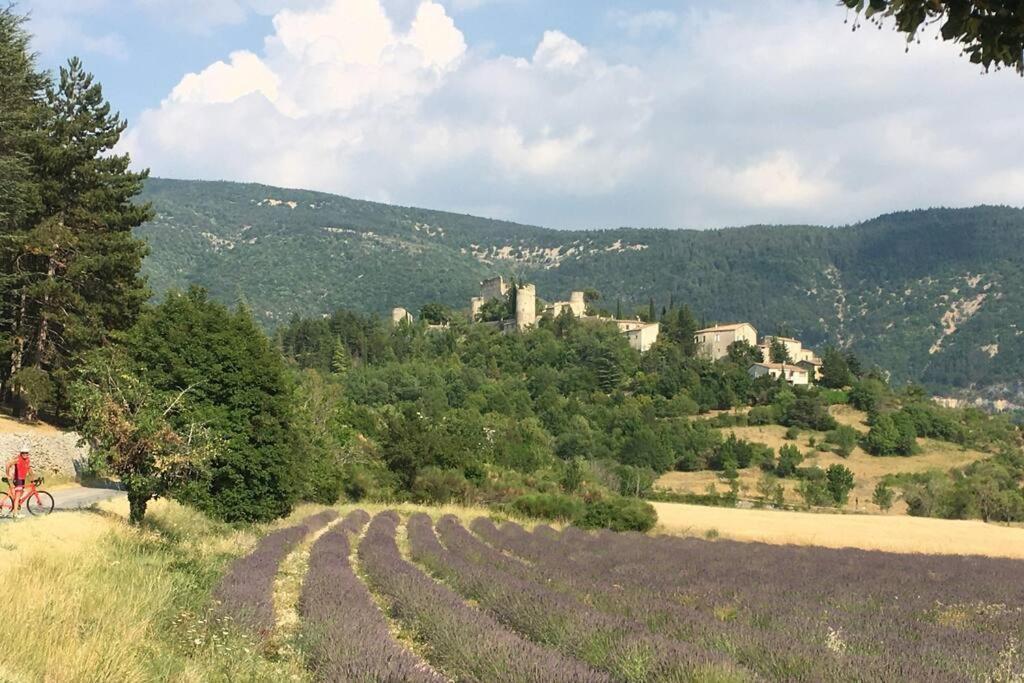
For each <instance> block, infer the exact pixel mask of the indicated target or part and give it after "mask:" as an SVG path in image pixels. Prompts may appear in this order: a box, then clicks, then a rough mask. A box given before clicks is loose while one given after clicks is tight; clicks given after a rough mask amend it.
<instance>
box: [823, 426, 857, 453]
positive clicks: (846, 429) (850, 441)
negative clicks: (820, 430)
mask: <svg viewBox="0 0 1024 683" xmlns="http://www.w3.org/2000/svg"><path fill="white" fill-rule="evenodd" d="M857 436H858V434H857V430H856V429H854V428H853V427H850V426H848V425H839V426H838V427H836V428H835V429H833V430H832V431H831V432H829V433H828V440H829V442H830V443H833V444H835V446H836V448H835V452H836V455H838V456H839V457H841V458H847V457H849V456H850V453H852V452H853V449H854V448H855V447H856V446H857Z"/></svg>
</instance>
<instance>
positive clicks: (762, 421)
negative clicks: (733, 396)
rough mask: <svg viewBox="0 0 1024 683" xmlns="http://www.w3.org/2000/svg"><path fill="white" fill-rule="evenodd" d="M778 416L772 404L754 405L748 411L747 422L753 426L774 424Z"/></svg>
mask: <svg viewBox="0 0 1024 683" xmlns="http://www.w3.org/2000/svg"><path fill="white" fill-rule="evenodd" d="M776 419H778V416H777V415H776V414H775V411H774V410H772V409H771V407H770V406H754V407H753V408H751V409H750V412H748V413H747V424H748V425H750V426H751V427H759V426H761V425H769V424H774V423H775V420H776Z"/></svg>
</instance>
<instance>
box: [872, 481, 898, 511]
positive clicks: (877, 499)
mask: <svg viewBox="0 0 1024 683" xmlns="http://www.w3.org/2000/svg"><path fill="white" fill-rule="evenodd" d="M894 497H895V496H894V495H893V492H892V489H891V488H889V486H888V485H886V483H885V482H884V481H880V482H878V483H877V484H876V485H875V491H874V493H873V494H872V495H871V502H872V503H874V504H875V505H877V506H878V507H879V508H881V509H882V510H888V509H889V508H891V507H892V504H893V500H894Z"/></svg>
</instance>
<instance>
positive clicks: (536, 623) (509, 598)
mask: <svg viewBox="0 0 1024 683" xmlns="http://www.w3.org/2000/svg"><path fill="white" fill-rule="evenodd" d="M439 526H440V527H441V528H443V529H444V530H445V532H451V533H446V536H448V538H447V539H446V540H447V541H448V547H447V548H446V547H444V546H442V545H441V544H440V543H439V542H438V539H437V537H436V536H435V535H434V530H433V528H432V522H431V520H430V518H429V517H427V516H426V515H414V516H413V517H412V518H410V520H409V524H408V528H409V550H410V553H411V555H412V557H413V558H414V559H415V560H417V561H418V562H421V563H422V564H424V565H425V566H427V567H428V568H429V569H430V570H431V571H432V572H433V573H435V574H436V575H437V576H439V577H440V578H443V579H444V580H446V581H447V582H449V583H450V584H451V585H453V586H455V587H456V588H457V589H458V590H459V592H460V593H462V594H463V595H464V596H466V597H468V598H471V599H473V600H474V601H475V602H476V603H477V604H479V605H480V606H481V607H482V608H483V609H485V610H486V611H487V612H489V613H491V614H492V615H494V617H495V618H497V619H498V620H500V621H501V622H502V623H504V624H507V625H509V626H510V627H511V628H513V629H515V630H516V631H518V632H520V633H523V634H526V635H527V636H528V637H530V638H531V639H533V640H536V641H538V642H542V643H546V644H548V645H550V646H552V647H554V648H556V649H558V650H560V651H562V652H563V653H564V654H566V655H567V656H572V657H577V658H579V659H582V660H584V661H586V662H588V663H590V664H592V665H593V666H595V667H597V668H600V669H603V670H605V671H607V672H608V673H609V674H611V675H612V676H613V677H614V678H615V679H616V680H625V681H648V680H658V681H685V680H716V681H721V680H745V679H747V678H750V676H749V673H748V672H746V671H744V670H743V669H742V668H741V667H738V666H736V665H735V664H734V662H732V661H730V659H729V658H728V657H726V656H723V655H720V654H716V653H713V652H711V651H710V650H708V649H705V648H702V647H699V646H694V645H692V644H690V643H687V642H684V641H681V640H677V639H673V638H666V637H664V636H662V635H661V634H659V633H655V632H653V631H651V630H649V629H647V628H645V627H644V626H643V625H642V624H641V623H640V622H638V621H637V620H635V619H633V618H630V617H629V616H624V615H620V614H610V613H607V612H603V611H601V610H598V609H595V608H594V607H592V606H591V605H589V604H588V603H587V602H586V601H584V600H582V599H580V597H581V596H577V595H573V594H571V593H569V592H561V591H557V590H552V589H551V588H550V587H549V586H548V585H547V584H548V581H549V580H554V579H555V578H556V577H537V579H536V580H534V579H532V578H530V577H529V576H528V575H527V573H526V572H522V571H517V570H516V569H515V568H514V567H512V565H513V564H514V563H513V562H512V561H510V560H508V559H507V558H504V557H503V556H501V555H500V554H499V553H496V552H494V551H493V550H490V552H486V550H489V549H486V550H484V548H483V546H482V544H480V546H481V547H480V548H476V549H475V550H476V552H474V551H473V550H471V549H470V548H469V547H468V546H469V545H471V544H472V541H473V539H472V537H469V538H465V537H463V540H465V541H467V542H468V543H466V544H462V545H460V544H458V543H457V541H458V538H457V537H456V535H455V534H457V530H461V531H462V532H463V534H465V536H468V534H466V532H465V530H464V529H462V527H461V526H459V524H458V522H457V521H456V520H455V519H454V518H452V517H448V518H445V519H444V520H442V522H441V524H440V525H439ZM481 550H484V551H483V552H481Z"/></svg>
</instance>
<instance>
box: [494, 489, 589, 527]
mask: <svg viewBox="0 0 1024 683" xmlns="http://www.w3.org/2000/svg"><path fill="white" fill-rule="evenodd" d="M512 509H513V510H515V511H516V512H517V513H519V514H520V515H525V516H527V517H536V518H538V519H549V520H559V521H565V522H569V521H572V520H574V519H578V518H579V517H581V516H582V515H583V512H584V505H583V500H581V499H580V498H577V497H576V496H567V495H563V494H560V493H530V494H527V495H525V496H520V497H519V498H516V499H515V500H514V501H512Z"/></svg>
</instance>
